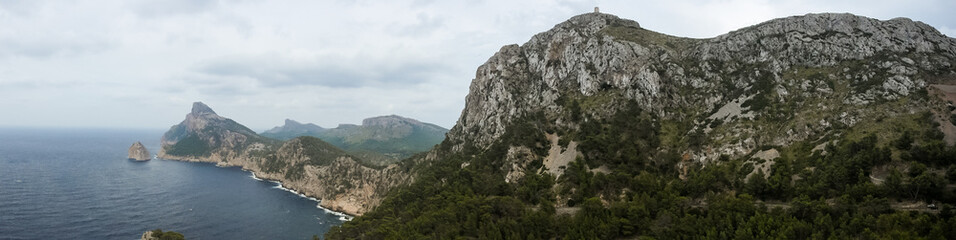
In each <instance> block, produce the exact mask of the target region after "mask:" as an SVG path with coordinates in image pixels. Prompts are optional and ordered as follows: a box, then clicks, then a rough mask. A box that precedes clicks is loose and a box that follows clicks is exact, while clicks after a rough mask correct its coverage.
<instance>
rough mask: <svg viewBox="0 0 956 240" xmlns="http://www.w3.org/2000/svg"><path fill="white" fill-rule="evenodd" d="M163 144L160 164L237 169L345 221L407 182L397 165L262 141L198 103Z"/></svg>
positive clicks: (302, 142) (324, 147) (316, 146)
mask: <svg viewBox="0 0 956 240" xmlns="http://www.w3.org/2000/svg"><path fill="white" fill-rule="evenodd" d="M162 144H163V146H162V148H161V149H160V152H159V154H158V156H159V157H160V158H163V159H171V160H182V161H196V162H211V163H216V164H217V165H219V166H239V167H242V168H243V169H247V170H249V171H252V172H253V173H255V174H256V176H258V177H260V178H263V179H270V180H276V181H280V182H282V183H283V185H284V186H285V187H287V188H289V189H293V190H296V191H298V192H301V193H303V194H305V195H307V196H311V197H315V198H317V199H320V200H321V205H322V206H323V207H325V208H328V209H331V210H334V211H340V212H344V213H347V214H350V215H361V214H363V213H365V212H366V211H368V210H369V209H370V208H372V207H374V206H377V205H378V204H379V203H380V202H381V199H382V197H383V196H384V195H385V193H386V192H388V191H389V190H390V189H392V188H393V187H395V186H397V185H400V184H403V183H405V182H407V173H405V172H404V171H400V170H399V168H398V167H397V165H396V166H389V167H374V166H366V165H363V164H362V163H360V162H359V161H357V159H355V158H354V157H352V156H349V155H348V154H347V153H345V152H344V151H342V150H340V149H338V148H336V147H335V146H332V145H330V144H328V143H325V142H323V141H322V140H319V139H317V138H314V137H299V138H294V139H292V140H289V141H285V142H281V141H277V140H274V139H270V138H266V137H262V136H259V135H258V134H256V133H255V132H253V131H252V130H249V129H248V128H246V127H245V126H242V125H241V124H238V123H236V122H235V121H233V120H231V119H228V118H224V117H222V116H219V115H217V114H216V113H215V112H214V111H212V109H211V108H209V107H208V106H206V105H205V104H202V103H199V102H197V103H194V104H193V110H192V111H191V112H190V113H189V114H187V115H186V119H185V120H184V121H183V122H182V123H180V124H178V125H175V126H173V127H171V128H170V130H169V131H168V132H166V134H164V135H163V139H162Z"/></svg>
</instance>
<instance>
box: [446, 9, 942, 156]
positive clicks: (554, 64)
mask: <svg viewBox="0 0 956 240" xmlns="http://www.w3.org/2000/svg"><path fill="white" fill-rule="evenodd" d="M954 58H956V41H954V39H953V38H949V37H946V36H944V35H942V34H940V33H939V32H938V31H936V30H935V29H934V28H932V27H930V26H928V25H926V24H923V23H920V22H914V21H912V20H909V19H904V18H897V19H892V20H889V21H880V20H876V19H872V18H867V17H862V16H856V15H852V14H831V13H825V14H808V15H805V16H794V17H789V18H783V19H775V20H771V21H768V22H765V23H762V24H758V25H755V26H752V27H748V28H744V29H741V30H737V31H734V32H730V33H727V34H724V35H721V36H718V37H715V38H711V39H688V38H680V37H674V36H668V35H664V34H660V33H656V32H652V31H649V30H646V29H643V28H640V25H639V24H638V23H636V22H634V21H631V20H626V19H620V18H618V17H616V16H613V15H610V14H601V13H589V14H583V15H579V16H575V17H573V18H571V19H570V20H568V21H566V22H564V23H561V24H558V25H556V26H555V27H554V28H553V29H551V30H549V31H547V32H543V33H540V34H537V35H535V36H534V37H532V38H531V40H530V41H528V42H527V43H525V44H523V45H521V46H518V45H508V46H504V47H502V48H501V50H499V52H498V53H496V54H495V55H494V56H492V57H491V59H489V60H488V61H487V62H486V63H485V64H483V65H482V66H480V67H479V68H478V73H477V76H476V78H475V79H474V81H473V82H472V85H471V87H470V92H469V95H468V97H467V99H466V107H465V109H464V110H463V111H462V115H461V117H460V119H459V121H458V124H457V125H456V126H455V127H453V128H452V130H451V131H450V133H449V138H450V139H451V140H453V141H455V142H457V143H459V147H460V146H461V145H460V144H465V143H470V144H474V145H475V146H477V147H479V148H482V147H487V146H488V145H490V144H491V142H492V141H493V139H496V138H498V137H500V136H501V135H502V134H503V133H504V132H505V129H506V126H507V125H509V124H510V123H511V122H513V121H514V120H515V119H517V118H519V117H521V116H525V115H529V114H531V113H533V112H545V113H546V115H548V116H547V117H548V118H549V119H553V120H554V121H555V124H556V125H558V126H559V127H560V128H570V129H576V128H579V125H580V124H579V123H578V122H579V121H577V122H576V121H569V120H570V118H573V117H582V118H583V119H602V118H607V117H609V116H611V115H613V114H615V113H616V112H617V111H620V110H622V109H625V108H627V106H628V105H629V104H630V103H635V104H637V106H638V107H639V108H640V109H643V110H644V111H648V112H652V113H654V114H655V115H657V116H660V117H661V118H664V119H672V120H677V121H691V122H693V125H694V126H693V129H695V130H696V129H704V128H706V126H705V125H707V124H708V123H710V122H712V120H713V119H716V118H717V117H718V116H711V114H714V113H717V112H718V111H719V110H720V109H721V108H724V107H725V106H727V107H730V108H733V107H732V106H729V105H732V104H737V105H739V104H741V103H743V102H747V101H751V99H752V98H754V97H758V98H760V99H758V100H766V101H768V102H778V103H787V102H789V101H788V100H790V99H791V98H796V97H804V98H810V97H820V98H828V97H831V96H832V97H834V98H841V99H835V100H837V101H834V102H823V103H824V104H833V105H836V106H837V107H840V106H839V105H847V106H866V105H869V104H872V103H874V102H878V101H891V100H895V99H899V98H901V97H906V96H909V95H911V94H914V93H915V92H917V91H919V90H920V89H923V88H924V87H926V86H928V85H929V84H930V82H936V81H940V79H939V78H951V75H952V74H953V66H954V61H953V59H954ZM801 71H802V72H801ZM829 81H835V82H837V83H838V84H843V85H845V86H830V85H828V84H829V83H828V82H829ZM836 87H848V88H850V89H847V90H848V91H847V92H846V95H845V96H836V95H839V94H841V93H840V92H836V93H835V94H832V95H831V94H830V93H834V92H835V91H839V90H842V89H834V88H836ZM827 95H831V96H827ZM568 99H581V101H579V102H582V103H583V102H585V100H584V99H593V100H597V101H593V100H591V101H588V103H593V105H589V106H582V108H581V109H579V110H581V111H582V112H580V114H574V113H573V111H576V110H573V109H571V106H569V104H568V102H567V100H568ZM803 103H809V102H803ZM817 107H819V106H814V107H813V108H814V109H810V110H817ZM914 107H918V108H926V107H927V106H925V105H923V106H914ZM737 108H740V107H739V106H738V107H736V108H734V109H737ZM853 108H855V107H853ZM744 110H745V112H741V113H739V114H743V115H747V114H754V116H753V118H757V119H759V118H765V117H772V115H773V114H774V113H771V112H765V111H750V113H747V112H746V109H744ZM760 110H765V109H760ZM768 110H769V109H768ZM788 110H790V109H788ZM792 110H796V111H800V110H807V109H792ZM841 110H845V111H836V110H831V111H829V112H826V114H828V116H826V117H824V118H822V119H815V120H822V121H823V122H817V123H810V124H811V126H809V127H799V126H772V127H769V126H768V128H767V129H753V127H754V126H753V125H748V124H742V123H740V122H741V121H737V120H741V119H730V121H725V122H724V123H732V124H735V126H730V127H729V129H730V131H732V132H733V134H742V135H743V136H742V137H741V139H739V140H742V141H744V142H745V143H744V144H742V145H735V146H731V145H723V146H717V145H715V146H706V147H712V148H715V149H716V151H715V152H720V153H729V154H735V155H739V154H745V153H748V152H750V150H752V149H754V148H756V147H757V146H759V145H766V144H786V143H788V142H792V141H794V140H802V139H805V138H806V137H809V136H810V135H815V134H818V133H819V132H821V131H823V130H822V128H825V126H826V125H829V124H831V123H833V122H841V123H846V125H853V124H852V123H853V122H854V121H858V120H857V119H859V118H861V117H864V116H863V115H865V114H866V113H860V112H855V111H852V110H851V109H849V108H848V109H841ZM794 113H799V112H794ZM572 115H573V116H572ZM737 116H738V115H734V116H730V117H737ZM748 116H749V115H748ZM708 118H709V119H708ZM723 118H727V116H726V115H725V116H723ZM721 120H726V119H721ZM734 122H736V123H734ZM814 125H816V126H814ZM758 127H763V126H758ZM788 127H790V128H789V129H781V128H788ZM688 130H690V129H688ZM752 130H753V131H767V130H783V131H785V132H786V131H792V132H796V133H795V134H797V135H800V136H798V137H796V138H790V137H777V138H760V135H761V134H759V133H758V132H750V133H748V131H752ZM685 133H691V132H690V131H688V132H685ZM718 134H719V133H718ZM773 135H778V136H779V134H773ZM697 154H698V155H701V156H698V157H697V159H698V160H702V161H703V160H706V159H714V158H716V156H715V155H707V154H704V153H697Z"/></svg>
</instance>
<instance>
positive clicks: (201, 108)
mask: <svg viewBox="0 0 956 240" xmlns="http://www.w3.org/2000/svg"><path fill="white" fill-rule="evenodd" d="M206 113H211V114H216V112H215V111H213V110H212V108H209V106H206V104H204V103H202V102H194V103H193V110H192V114H195V115H202V114H206Z"/></svg>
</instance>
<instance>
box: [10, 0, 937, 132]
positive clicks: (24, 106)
mask: <svg viewBox="0 0 956 240" xmlns="http://www.w3.org/2000/svg"><path fill="white" fill-rule="evenodd" d="M596 5H599V6H600V7H601V9H602V11H603V12H606V13H611V14H615V15H618V16H620V17H622V18H629V19H634V20H636V21H638V22H640V23H641V25H642V26H644V27H646V28H648V29H651V30H655V31H659V32H663V33H667V34H672V35H678V36H687V37H713V36H716V35H719V34H723V33H726V32H728V31H731V30H734V29H737V28H740V27H744V26H748V25H752V24H755V23H759V22H762V21H766V20H770V19H771V18H776V17H785V16H790V15H801V14H804V13H808V12H826V11H833V12H853V13H857V14H861V15H865V16H870V17H876V18H880V19H889V18H892V17H897V16H904V17H909V18H912V19H914V20H919V21H923V22H926V23H928V24H930V25H933V26H935V27H937V28H939V29H940V31H941V32H943V33H945V34H947V35H949V36H953V32H954V30H953V29H956V19H954V18H956V17H953V16H952V14H950V13H949V11H950V10H948V9H954V8H956V6H954V3H952V2H948V1H941V0H940V1H930V0H923V1H908V2H898V1H889V0H879V1H870V2H867V3H866V4H857V3H849V2H836V3H831V1H823V0H812V1H798V0H784V1H767V0H764V1H760V0H698V1H681V2H677V1H638V2H635V1H623V0H622V1H603V0H601V1H595V0H585V1H546V0H532V1H502V0H495V1H464V2H455V1H424V0H407V1H364V0H357V1H258V0H201V1H193V0H174V1H167V0H139V1H121V0H104V1H95V2H94V1H11V0H0V95H2V96H3V97H2V99H3V100H4V101H0V112H7V113H15V114H10V115H4V117H2V118H0V126H2V125H15V126H22V125H33V126H63V127H69V126H78V127H110V126H114V127H146V128H166V127H168V126H169V125H172V124H175V123H178V122H179V121H180V120H182V117H183V115H184V114H185V113H186V112H188V111H189V107H190V106H191V104H190V103H191V102H193V101H204V102H206V103H207V104H209V105H210V106H212V107H213V108H214V109H215V110H217V112H219V113H220V114H222V115H224V116H227V117H231V118H233V119H235V120H237V121H239V122H241V123H244V124H246V125H248V126H250V127H252V128H254V129H266V128H269V127H271V126H274V125H278V124H281V123H282V120H283V119H285V118H292V119H296V120H299V121H302V122H315V123H318V124H320V125H322V126H327V127H333V126H335V125H337V123H358V122H359V121H361V119H362V118H365V117H371V116H376V115H385V114H399V115H405V116H408V117H412V118H417V119H419V120H422V121H426V122H433V123H436V124H439V125H442V126H445V127H451V126H452V125H453V124H454V123H455V121H456V120H457V118H458V115H459V114H460V113H461V109H462V107H463V106H464V98H465V95H466V94H467V91H468V86H469V84H470V81H471V79H472V78H474V73H475V69H476V68H477V67H478V65H480V64H482V63H484V62H485V61H486V60H487V59H488V57H490V56H491V55H493V54H494V53H495V52H496V51H497V50H498V49H499V48H500V47H501V46H502V45H506V44H514V43H518V44H521V43H524V42H525V41H527V40H528V39H530V38H531V36H532V35H534V34H536V33H539V32H542V31H546V30H548V29H550V28H551V27H552V26H554V25H555V24H558V23H560V22H562V21H564V20H566V19H568V18H570V17H572V16H573V15H577V14H581V13H586V12H590V11H591V9H592V7H593V6H596ZM63 116H69V117H68V118H65V117H63Z"/></svg>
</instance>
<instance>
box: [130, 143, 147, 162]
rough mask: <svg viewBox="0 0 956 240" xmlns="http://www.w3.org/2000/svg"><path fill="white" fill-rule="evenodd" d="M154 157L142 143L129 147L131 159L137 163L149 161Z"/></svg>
mask: <svg viewBox="0 0 956 240" xmlns="http://www.w3.org/2000/svg"><path fill="white" fill-rule="evenodd" d="M152 158H153V157H152V156H150V155H149V150H146V147H145V146H143V144H142V143H140V142H136V143H133V145H132V146H129V159H133V160H136V161H149V160H150V159H152Z"/></svg>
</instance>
